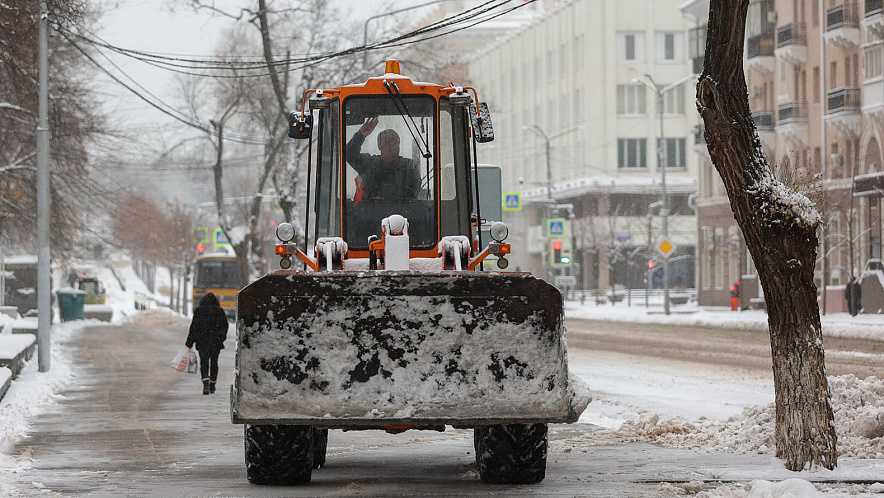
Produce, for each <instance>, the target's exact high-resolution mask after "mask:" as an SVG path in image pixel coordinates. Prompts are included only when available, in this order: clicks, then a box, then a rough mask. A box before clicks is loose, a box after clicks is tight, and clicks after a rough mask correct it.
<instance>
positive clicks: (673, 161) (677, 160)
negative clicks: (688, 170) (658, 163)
mask: <svg viewBox="0 0 884 498" xmlns="http://www.w3.org/2000/svg"><path fill="white" fill-rule="evenodd" d="M663 143H664V148H663V164H665V165H666V169H684V167H685V139H683V138H664V139H663ZM659 146H660V139H657V147H659Z"/></svg>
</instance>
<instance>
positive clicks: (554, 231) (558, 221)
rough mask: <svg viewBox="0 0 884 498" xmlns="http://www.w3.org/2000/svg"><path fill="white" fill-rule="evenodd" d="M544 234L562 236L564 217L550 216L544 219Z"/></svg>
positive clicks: (563, 232)
mask: <svg viewBox="0 0 884 498" xmlns="http://www.w3.org/2000/svg"><path fill="white" fill-rule="evenodd" d="M546 235H547V236H548V237H564V236H565V218H550V219H548V220H546Z"/></svg>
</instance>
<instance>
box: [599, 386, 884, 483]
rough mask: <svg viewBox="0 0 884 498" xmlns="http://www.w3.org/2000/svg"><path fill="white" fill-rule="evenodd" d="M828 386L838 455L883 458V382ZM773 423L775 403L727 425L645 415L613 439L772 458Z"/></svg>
mask: <svg viewBox="0 0 884 498" xmlns="http://www.w3.org/2000/svg"><path fill="white" fill-rule="evenodd" d="M829 387H830V389H831V391H832V408H833V410H834V413H835V430H836V431H837V433H838V454H839V456H842V457H854V458H884V380H880V379H877V378H875V377H868V378H866V379H865V380H861V379H858V378H856V377H855V376H853V375H851V374H848V375H842V376H838V377H829ZM775 423H776V409H775V406H774V405H773V404H770V405H767V406H752V407H747V408H745V409H744V410H743V413H742V414H741V415H740V416H734V417H731V418H729V419H728V420H726V421H718V420H710V419H706V418H700V419H699V420H695V421H691V420H686V419H685V418H683V417H674V418H662V417H660V415H657V414H646V415H643V416H641V417H639V418H638V419H635V420H630V421H628V422H626V423H624V424H623V425H622V426H621V427H620V429H618V430H617V431H614V436H616V437H619V438H622V439H625V440H649V441H654V442H657V443H661V444H665V445H667V446H672V447H675V448H682V449H691V450H708V451H723V452H737V453H762V454H774V453H775V450H776V447H775V443H774V425H775ZM747 496H748V495H747ZM751 496H755V495H751Z"/></svg>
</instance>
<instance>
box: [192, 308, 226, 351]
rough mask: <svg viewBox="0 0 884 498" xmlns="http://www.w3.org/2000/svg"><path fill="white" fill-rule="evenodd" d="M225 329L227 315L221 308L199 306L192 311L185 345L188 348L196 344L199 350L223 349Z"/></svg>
mask: <svg viewBox="0 0 884 498" xmlns="http://www.w3.org/2000/svg"><path fill="white" fill-rule="evenodd" d="M227 327H228V324H227V315H226V314H225V313H224V309H223V308H221V306H213V305H204V304H200V305H199V306H197V307H196V309H194V310H193V321H191V322H190V333H189V334H187V342H186V343H185V345H186V346H187V347H189V348H190V347H193V344H194V343H196V348H197V349H200V350H209V349H216V350H217V349H224V340H225V339H227Z"/></svg>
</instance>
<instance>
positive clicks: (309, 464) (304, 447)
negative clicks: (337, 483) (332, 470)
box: [245, 425, 313, 486]
mask: <svg viewBox="0 0 884 498" xmlns="http://www.w3.org/2000/svg"><path fill="white" fill-rule="evenodd" d="M245 453H246V474H247V476H248V479H249V482H250V483H252V484H268V485H275V486H284V485H292V484H307V483H309V482H310V478H311V474H312V472H313V427H311V426H309V425H246V426H245Z"/></svg>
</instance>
